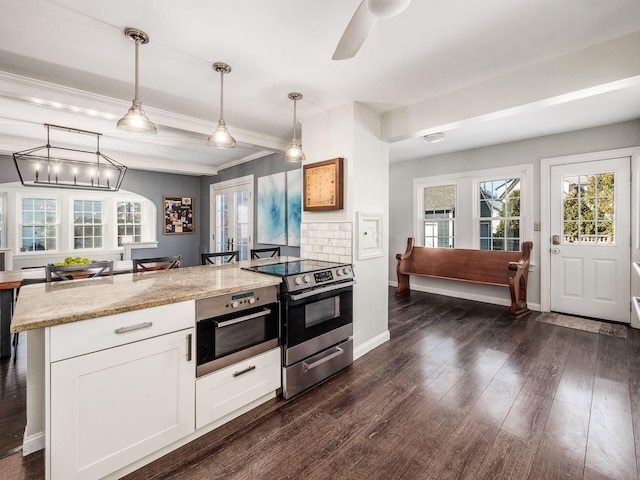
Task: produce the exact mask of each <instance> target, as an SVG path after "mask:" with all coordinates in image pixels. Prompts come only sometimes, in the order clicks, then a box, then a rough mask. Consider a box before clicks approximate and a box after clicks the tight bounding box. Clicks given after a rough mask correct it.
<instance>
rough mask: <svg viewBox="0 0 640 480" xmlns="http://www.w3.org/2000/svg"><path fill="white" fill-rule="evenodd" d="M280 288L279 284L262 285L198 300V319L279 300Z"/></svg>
mask: <svg viewBox="0 0 640 480" xmlns="http://www.w3.org/2000/svg"><path fill="white" fill-rule="evenodd" d="M279 294H280V289H279V288H278V286H277V285H273V286H269V287H260V288H256V289H255V290H248V291H242V292H235V293H227V294H222V295H217V296H214V297H206V298H200V299H198V300H196V320H197V321H200V320H204V319H208V318H212V317H216V316H220V315H226V314H228V313H232V312H235V311H242V310H246V309H248V308H254V307H260V306H263V305H268V304H270V303H275V302H277V301H278V298H279Z"/></svg>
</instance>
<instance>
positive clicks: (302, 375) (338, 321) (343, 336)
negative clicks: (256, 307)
mask: <svg viewBox="0 0 640 480" xmlns="http://www.w3.org/2000/svg"><path fill="white" fill-rule="evenodd" d="M248 269H249V270H252V271H256V272H261V273H267V274H270V275H277V276H280V277H282V279H283V283H282V287H281V297H280V299H281V305H282V345H283V347H284V348H283V361H282V363H283V371H282V389H283V391H282V395H283V397H284V398H290V397H292V396H294V395H296V394H298V393H300V392H302V391H304V390H306V389H307V388H309V387H311V386H313V385H315V384H317V383H319V382H321V381H322V380H324V379H326V378H328V377H330V376H331V375H333V374H334V373H336V372H338V371H340V370H342V369H343V368H345V367H347V366H349V365H351V364H352V363H353V340H352V338H351V336H352V335H353V285H354V284H355V280H354V274H353V269H352V267H351V265H347V264H337V263H331V262H323V261H315V260H297V261H292V262H282V263H275V264H268V265H257V266H254V267H248Z"/></svg>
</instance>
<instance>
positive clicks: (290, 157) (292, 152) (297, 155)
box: [282, 92, 306, 162]
mask: <svg viewBox="0 0 640 480" xmlns="http://www.w3.org/2000/svg"><path fill="white" fill-rule="evenodd" d="M288 96H289V99H290V100H293V140H291V145H289V148H287V149H286V150H285V152H284V153H283V154H282V159H283V160H285V161H286V162H302V161H304V160H305V159H306V157H305V156H304V152H303V151H302V147H301V146H300V144H299V143H298V139H297V138H296V102H297V101H298V100H301V99H302V94H301V93H297V92H291V93H290V94H289V95H288Z"/></svg>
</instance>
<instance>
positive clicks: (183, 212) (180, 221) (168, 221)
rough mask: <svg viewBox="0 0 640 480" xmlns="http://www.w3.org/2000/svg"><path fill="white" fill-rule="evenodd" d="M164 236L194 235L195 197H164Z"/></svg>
mask: <svg viewBox="0 0 640 480" xmlns="http://www.w3.org/2000/svg"><path fill="white" fill-rule="evenodd" d="M163 203H164V234H165V235H173V234H177V233H193V232H194V225H195V212H194V209H193V197H164V202H163Z"/></svg>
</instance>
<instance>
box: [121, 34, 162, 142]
mask: <svg viewBox="0 0 640 480" xmlns="http://www.w3.org/2000/svg"><path fill="white" fill-rule="evenodd" d="M124 36H125V37H128V38H129V39H131V40H133V42H134V43H135V44H136V90H135V97H134V99H133V105H131V108H130V109H129V111H128V112H127V113H126V114H125V116H124V117H122V118H121V119H120V120H118V128H122V129H123V130H127V131H129V132H135V133H157V130H156V126H155V125H154V124H153V123H152V122H151V120H149V118H148V117H147V116H146V115H145V113H144V110H142V103H141V102H140V98H139V96H138V47H139V45H140V44H141V43H142V44H146V43H149V35H147V34H146V33H144V32H143V31H142V30H138V29H137V28H125V29H124Z"/></svg>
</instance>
